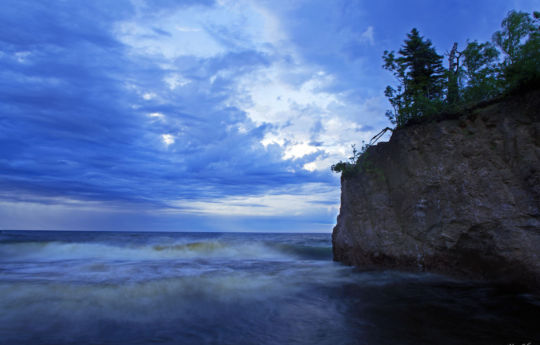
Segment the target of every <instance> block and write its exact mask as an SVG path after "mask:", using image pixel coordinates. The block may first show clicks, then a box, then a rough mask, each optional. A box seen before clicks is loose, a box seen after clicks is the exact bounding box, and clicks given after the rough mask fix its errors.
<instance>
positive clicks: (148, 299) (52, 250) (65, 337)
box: [0, 231, 540, 345]
mask: <svg viewBox="0 0 540 345" xmlns="http://www.w3.org/2000/svg"><path fill="white" fill-rule="evenodd" d="M539 325H540V296H538V295H532V294H527V293H520V292H517V291H511V290H508V289H502V288H498V287H495V286H490V285H488V284H484V283H478V282H468V281H458V280H453V279H450V278H445V277H442V276H438V275H433V274H426V273H403V272H393V271H380V272H374V271H371V272H369V271H367V272H366V271H359V270H355V269H353V268H351V267H346V266H343V265H341V264H338V263H334V262H332V250H331V239H330V234H255V233H247V234H246V233H235V234H230V233H139V232H137V233H135V232H133V233H129V232H50V231H47V232H45V231H3V232H1V233H0V344H280V345H281V344H332V345H339V344H460V345H462V344H512V343H513V344H528V343H530V344H540V326H539Z"/></svg>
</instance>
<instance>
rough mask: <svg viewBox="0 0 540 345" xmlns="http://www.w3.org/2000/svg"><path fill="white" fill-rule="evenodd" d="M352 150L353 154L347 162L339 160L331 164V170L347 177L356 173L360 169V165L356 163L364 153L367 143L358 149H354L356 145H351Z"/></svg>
mask: <svg viewBox="0 0 540 345" xmlns="http://www.w3.org/2000/svg"><path fill="white" fill-rule="evenodd" d="M351 146H352V150H353V155H352V156H351V157H349V161H348V162H343V161H339V163H336V164H334V165H332V167H331V168H330V169H331V170H332V171H333V172H341V173H342V174H343V176H345V177H349V176H353V175H356V174H357V173H359V172H360V171H361V165H360V164H358V163H359V161H360V160H361V157H362V156H363V155H364V154H365V152H366V150H367V148H368V147H369V145H367V144H365V143H364V144H363V145H362V149H361V150H360V151H358V150H357V149H356V145H351Z"/></svg>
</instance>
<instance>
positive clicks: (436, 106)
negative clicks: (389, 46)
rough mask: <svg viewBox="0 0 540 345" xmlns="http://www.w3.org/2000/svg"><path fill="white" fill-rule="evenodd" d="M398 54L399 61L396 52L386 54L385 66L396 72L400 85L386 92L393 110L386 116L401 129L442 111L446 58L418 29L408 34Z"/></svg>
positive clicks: (384, 57) (384, 56)
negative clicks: (413, 120)
mask: <svg viewBox="0 0 540 345" xmlns="http://www.w3.org/2000/svg"><path fill="white" fill-rule="evenodd" d="M398 53H399V55H400V56H399V57H397V58H396V57H395V54H394V52H393V51H392V52H388V51H385V52H384V55H383V60H384V65H383V67H384V68H385V69H387V70H389V71H391V72H393V73H394V76H395V77H396V79H397V80H398V82H399V85H398V86H397V88H396V89H394V88H393V87H391V86H387V87H386V90H385V95H386V96H387V97H388V99H389V101H390V104H391V105H392V107H393V111H387V113H386V115H387V116H388V118H389V119H390V121H391V122H392V123H394V124H396V125H397V126H398V127H399V126H402V125H404V124H405V123H406V122H407V121H408V120H410V119H412V118H418V117H422V116H426V115H430V114H433V113H435V112H437V111H438V110H440V108H441V105H442V100H443V91H444V86H445V80H444V76H445V75H446V71H445V69H444V67H443V66H442V56H440V55H439V54H437V52H436V51H435V48H433V47H432V45H431V41H429V40H424V38H423V37H422V36H420V34H419V32H418V30H416V29H412V30H411V32H410V33H409V34H408V35H407V39H406V40H405V41H404V45H403V46H402V47H401V49H400V50H399V52H398Z"/></svg>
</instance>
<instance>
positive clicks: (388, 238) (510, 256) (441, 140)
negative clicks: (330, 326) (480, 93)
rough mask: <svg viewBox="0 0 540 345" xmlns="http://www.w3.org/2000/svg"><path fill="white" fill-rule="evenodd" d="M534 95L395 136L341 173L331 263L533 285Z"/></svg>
mask: <svg viewBox="0 0 540 345" xmlns="http://www.w3.org/2000/svg"><path fill="white" fill-rule="evenodd" d="M539 120H540V90H535V91H530V92H528V93H526V94H524V95H519V96H512V97H508V98H506V99H504V100H501V101H499V102H496V103H493V104H490V105H486V106H484V107H480V108H477V109H474V110H470V111H468V112H467V113H465V114H462V115H460V116H454V117H453V118H451V119H448V118H447V119H444V120H439V121H433V122H429V123H420V124H416V125H410V126H407V127H405V128H403V129H399V130H396V131H395V132H394V133H393V135H392V138H391V140H390V141H389V142H386V143H379V144H378V145H376V146H373V147H371V148H369V149H368V151H367V153H366V154H367V156H366V157H367V158H366V163H367V166H368V168H367V169H364V171H363V172H362V173H360V174H358V175H356V176H354V177H348V178H344V177H342V180H341V183H342V186H341V209H340V214H339V216H338V222H337V225H336V227H335V228H334V232H333V235H332V242H333V250H334V260H336V261H341V262H343V263H346V264H350V265H356V266H359V267H361V268H392V269H408V270H411V269H412V270H425V271H432V272H439V273H446V274H451V275H457V276H466V277H472V278H479V279H490V280H491V279H494V280H502V281H504V282H511V283H520V284H522V285H527V286H532V287H535V288H537V287H540V121H539Z"/></svg>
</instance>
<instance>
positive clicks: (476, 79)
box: [462, 41, 501, 101]
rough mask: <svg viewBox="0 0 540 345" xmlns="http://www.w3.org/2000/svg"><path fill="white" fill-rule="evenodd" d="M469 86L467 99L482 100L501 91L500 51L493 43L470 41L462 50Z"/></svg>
mask: <svg viewBox="0 0 540 345" xmlns="http://www.w3.org/2000/svg"><path fill="white" fill-rule="evenodd" d="M462 55H463V67H464V74H465V77H466V79H467V86H466V87H465V89H464V90H463V98H464V100H465V101H482V100H486V99H488V98H491V97H495V96H497V95H498V94H499V93H500V92H501V82H500V76H499V74H500V69H499V67H498V60H499V52H498V51H497V49H496V48H495V46H493V45H492V44H491V43H489V42H486V43H478V42H477V41H473V42H468V43H467V47H466V48H465V50H463V52H462Z"/></svg>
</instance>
